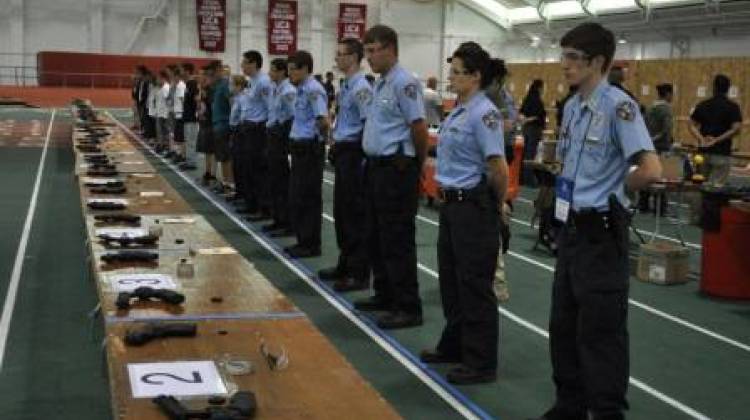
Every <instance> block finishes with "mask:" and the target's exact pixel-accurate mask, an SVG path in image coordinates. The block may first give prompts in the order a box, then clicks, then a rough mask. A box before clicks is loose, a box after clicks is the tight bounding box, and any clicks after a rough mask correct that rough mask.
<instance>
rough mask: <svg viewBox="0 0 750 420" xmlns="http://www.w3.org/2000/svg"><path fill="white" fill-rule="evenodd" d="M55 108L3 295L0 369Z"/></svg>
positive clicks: (0, 323)
mask: <svg viewBox="0 0 750 420" xmlns="http://www.w3.org/2000/svg"><path fill="white" fill-rule="evenodd" d="M56 111H57V110H54V109H53V110H52V115H51V116H50V119H49V125H48V126H47V138H46V139H45V140H44V148H43V149H42V156H41V157H40V158H39V165H38V166H37V170H36V180H35V181H34V189H33V191H32V193H31V201H29V210H28V211H27V212H26V221H25V222H24V224H23V231H22V232H21V241H20V242H19V243H18V250H17V251H16V259H15V262H14V263H13V271H12V272H11V273H10V282H9V283H8V291H7V293H6V295H5V303H4V304H3V314H2V316H1V317H0V370H2V368H3V362H4V361H5V350H6V348H7V344H8V334H9V333H10V323H11V320H12V318H13V310H14V309H15V306H16V296H17V295H18V285H19V283H20V281H21V273H22V272H23V260H24V258H25V257H26V247H27V246H28V244H29V236H30V234H31V226H32V224H33V223H34V215H35V214H36V205H37V200H38V197H39V187H40V186H41V185H42V174H43V173H44V165H45V163H46V162H47V150H48V146H49V139H50V135H51V134H52V125H53V124H54V122H55V113H56Z"/></svg>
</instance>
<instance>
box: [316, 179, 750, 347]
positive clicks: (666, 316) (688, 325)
mask: <svg viewBox="0 0 750 420" xmlns="http://www.w3.org/2000/svg"><path fill="white" fill-rule="evenodd" d="M324 182H325V183H326V184H329V185H333V184H334V182H333V181H331V180H329V179H324ZM417 220H419V221H421V222H424V223H427V224H429V225H432V226H440V224H439V223H438V222H437V221H436V220H432V219H430V218H427V217H424V216H421V215H419V214H418V215H417ZM524 223H525V222H524ZM508 255H510V256H512V257H514V258H517V259H519V260H522V261H524V262H527V263H529V264H532V265H535V266H537V267H539V268H541V269H543V270H546V271H548V272H550V273H554V272H555V267H553V266H551V265H547V264H544V263H542V262H540V261H536V260H535V259H533V258H529V257H527V256H525V255H521V254H519V253H517V252H513V251H508ZM628 302H629V303H630V304H631V305H633V306H635V307H637V308H639V309H643V310H644V311H647V312H649V313H651V314H652V315H656V316H658V317H661V318H664V319H666V320H668V321H672V322H674V323H676V324H679V325H682V326H683V327H686V328H688V329H691V330H693V331H695V332H698V333H700V334H704V335H706V336H709V337H711V338H714V339H716V340H718V341H721V342H724V343H726V344H729V345H731V346H734V347H737V348H738V349H740V350H744V351H746V352H750V345H747V344H745V343H742V342H740V341H737V340H734V339H732V338H729V337H726V336H724V335H721V334H719V333H716V332H714V331H711V330H709V329H707V328H704V327H701V326H699V325H695V324H693V323H691V322H689V321H686V320H684V319H682V318H679V317H677V316H674V315H670V314H668V313H666V312H664V311H660V310H659V309H656V308H654V307H653V306H649V305H647V304H645V303H643V302H639V301H637V300H634V299H628Z"/></svg>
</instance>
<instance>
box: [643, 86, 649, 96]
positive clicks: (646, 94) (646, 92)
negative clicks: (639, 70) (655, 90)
mask: <svg viewBox="0 0 750 420" xmlns="http://www.w3.org/2000/svg"><path fill="white" fill-rule="evenodd" d="M650 92H651V87H650V86H649V85H641V95H643V96H648V95H649V94H650Z"/></svg>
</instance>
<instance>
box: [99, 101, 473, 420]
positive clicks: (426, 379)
mask: <svg viewBox="0 0 750 420" xmlns="http://www.w3.org/2000/svg"><path fill="white" fill-rule="evenodd" d="M110 117H111V118H112V119H113V121H115V122H117V124H118V125H119V126H120V128H122V129H123V130H124V131H126V132H128V133H129V134H130V136H131V137H132V138H133V139H135V140H136V141H137V142H139V143H140V144H141V145H142V146H144V147H147V146H146V145H145V144H144V143H143V142H142V141H141V139H140V137H138V136H137V135H136V134H135V133H133V132H132V131H131V130H130V129H129V128H127V127H126V126H125V125H124V124H122V123H121V122H120V121H118V120H117V119H115V118H114V117H113V116H112V115H111V114H110ZM147 150H150V149H147ZM154 156H156V157H157V158H159V159H160V160H161V161H162V162H163V163H164V164H166V165H167V166H168V167H169V168H170V169H171V170H172V171H173V172H175V173H176V174H177V175H179V176H180V177H181V178H182V179H183V180H184V181H185V182H187V183H188V184H189V185H190V186H192V187H193V188H194V189H195V190H196V191H198V192H199V193H200V194H201V195H203V197H204V198H206V199H207V200H208V201H210V202H211V203H212V204H213V205H214V206H215V207H216V208H218V209H219V210H221V211H222V212H223V213H224V214H225V215H226V216H227V217H228V218H229V219H230V220H232V221H233V222H234V223H235V224H236V225H237V226H238V227H239V228H240V229H242V230H244V231H245V232H246V233H248V234H249V235H250V236H252V237H253V239H254V240H255V241H256V242H257V243H259V244H260V245H261V246H263V248H265V249H266V250H267V251H268V252H270V253H271V254H272V255H273V256H274V257H276V259H278V260H279V261H280V262H281V263H283V264H284V265H285V266H286V267H287V268H289V270H291V271H292V272H293V273H295V274H296V275H297V276H298V277H299V278H300V279H302V280H303V281H304V282H305V283H307V284H308V286H310V287H311V288H312V289H313V290H315V291H316V292H317V293H318V294H320V295H321V296H322V297H323V298H324V299H325V300H326V301H328V303H330V304H331V305H332V306H333V307H334V308H336V309H337V310H338V311H339V312H340V313H341V314H342V315H344V316H345V317H346V318H347V319H348V320H349V321H351V322H352V323H353V324H354V325H356V326H357V327H358V328H359V329H360V330H362V332H364V333H365V334H367V335H368V336H369V337H370V338H371V339H372V340H373V341H375V342H376V343H377V344H378V345H379V346H380V347H381V348H382V349H383V350H385V351H386V352H387V353H388V354H390V355H391V356H392V357H393V358H394V359H396V360H397V361H398V362H399V363H401V364H402V365H403V366H404V367H405V368H406V369H407V370H408V371H409V372H411V373H412V374H413V375H414V376H416V377H417V378H418V379H419V380H420V381H422V382H423V383H424V384H425V385H427V386H428V387H429V388H430V389H431V390H432V391H433V392H434V393H435V394H437V395H438V396H439V397H440V398H442V399H443V400H444V401H445V402H446V403H447V404H448V405H450V406H451V407H452V408H453V409H454V410H456V411H457V412H458V413H459V414H461V415H462V416H463V417H465V418H467V419H479V418H484V417H485V416H486V414H485V415H482V414H477V413H475V412H474V411H472V410H471V409H470V408H469V407H468V406H467V405H466V404H465V403H463V402H461V401H459V399H458V398H456V396H454V395H453V394H451V393H450V392H449V391H448V390H447V389H446V388H445V387H444V386H442V385H441V384H440V383H438V382H437V381H436V380H435V379H434V378H432V377H431V376H430V375H429V374H428V373H427V372H426V371H425V369H424V368H422V367H420V366H419V365H418V364H417V363H415V362H413V361H411V360H410V359H409V358H408V357H406V356H405V355H404V354H403V353H402V352H400V351H399V350H398V349H396V348H395V347H394V346H393V345H392V344H390V343H389V342H388V341H386V340H385V339H384V338H383V337H381V336H380V335H379V334H378V333H377V332H376V331H374V329H373V328H372V327H370V326H369V325H367V324H366V323H365V322H364V321H363V320H362V319H360V318H359V317H357V315H355V314H354V313H353V312H352V310H350V309H348V308H347V307H346V306H345V305H344V304H342V303H341V302H340V301H339V300H337V299H336V298H335V297H333V296H331V294H330V293H328V292H326V291H325V290H324V289H323V288H322V287H321V286H320V285H319V284H318V283H317V282H315V280H313V279H311V278H310V277H308V276H307V275H306V274H305V273H304V272H303V271H302V270H301V269H300V268H299V267H298V266H296V265H295V264H294V263H292V262H291V261H289V259H288V258H287V257H286V256H284V255H283V254H281V252H279V251H278V250H277V249H276V248H274V246H273V245H271V244H270V243H269V242H268V241H267V240H266V239H264V238H262V237H261V236H259V235H258V234H257V233H255V232H254V231H253V230H251V229H249V228H248V227H247V225H246V224H245V223H244V222H242V221H241V220H240V219H238V218H237V216H236V215H235V214H234V213H233V212H232V211H231V210H228V209H227V208H226V207H225V206H224V205H222V204H221V203H219V202H217V201H216V199H215V198H214V197H213V196H212V195H211V194H210V193H208V192H206V191H205V190H204V189H203V188H201V187H199V186H198V185H197V184H196V183H195V181H193V180H192V179H191V178H190V177H189V176H187V175H185V173H183V172H181V171H179V170H177V169H176V168H175V167H174V165H172V164H171V163H169V162H168V161H167V160H166V159H164V158H163V157H161V156H158V155H154ZM464 398H465V397H464ZM480 410H481V409H480Z"/></svg>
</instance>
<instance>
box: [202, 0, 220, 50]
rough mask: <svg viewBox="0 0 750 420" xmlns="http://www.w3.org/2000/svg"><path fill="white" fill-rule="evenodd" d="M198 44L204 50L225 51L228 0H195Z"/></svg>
mask: <svg viewBox="0 0 750 420" xmlns="http://www.w3.org/2000/svg"><path fill="white" fill-rule="evenodd" d="M195 15H196V17H197V19H198V46H199V48H200V49H201V50H203V51H210V52H224V45H225V40H226V33H227V0H195Z"/></svg>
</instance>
